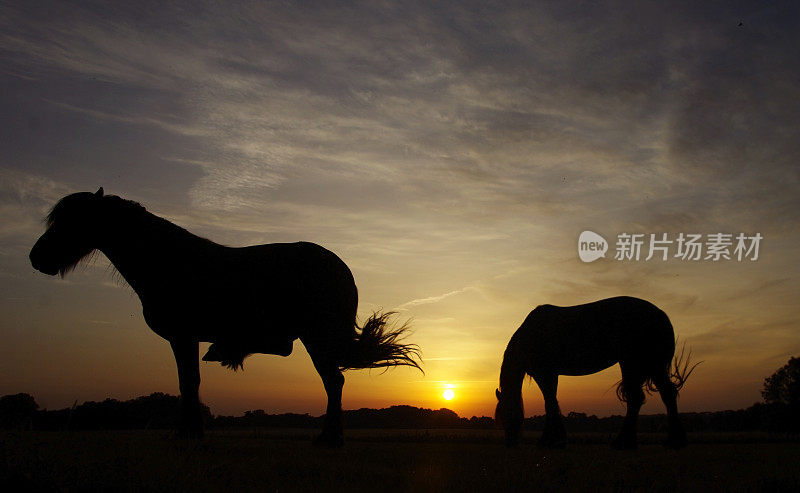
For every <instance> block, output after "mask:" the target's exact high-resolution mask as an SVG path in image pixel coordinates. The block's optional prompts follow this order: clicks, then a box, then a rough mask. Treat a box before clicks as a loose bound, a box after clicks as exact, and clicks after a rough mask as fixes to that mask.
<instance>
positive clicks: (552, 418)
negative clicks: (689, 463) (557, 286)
mask: <svg viewBox="0 0 800 493" xmlns="http://www.w3.org/2000/svg"><path fill="white" fill-rule="evenodd" d="M683 354H684V353H683V351H682V352H681V355H680V356H678V357H675V359H674V361H673V357H674V356H675V335H674V333H673V330H672V324H671V323H670V321H669V318H668V317H667V315H666V314H665V313H664V312H663V311H661V310H660V309H659V308H658V307H656V306H655V305H653V304H652V303H650V302H648V301H645V300H642V299H638V298H631V297H628V296H620V297H616V298H608V299H604V300H600V301H595V302H594V303H586V304H584V305H577V306H567V307H561V306H553V305H541V306H538V307H536V308H535V309H534V310H533V311H532V312H530V314H528V316H527V318H525V321H524V322H522V325H521V326H520V327H519V329H517V331H516V332H515V333H514V335H513V336H512V337H511V340H510V341H509V343H508V346H507V347H506V351H505V354H504V355H503V364H502V366H501V368H500V388H499V389H498V390H496V391H495V393H496V396H497V401H498V402H497V409H496V410H495V418H496V420H497V421H498V422H499V423H502V426H503V428H504V429H505V436H506V444H507V445H508V446H514V445H516V444H517V443H518V441H519V438H520V435H521V433H522V422H523V418H524V410H523V405H522V381H523V379H524V377H525V375H526V374H528V375H530V376H531V377H533V379H534V380H535V381H536V383H537V384H538V385H539V389H540V390H541V391H542V395H543V396H544V405H545V428H544V432H543V433H542V436H541V439H540V440H539V444H540V445H541V446H545V447H554V448H555V447H563V446H564V444H565V442H566V430H565V429H564V424H563V422H562V420H561V412H560V410H559V407H558V400H557V399H556V389H557V387H558V376H559V375H589V374H592V373H596V372H599V371H601V370H604V369H606V368H608V367H610V366H612V365H614V364H616V363H619V366H620V370H621V371H622V380H621V381H620V383H619V384H618V386H617V397H618V398H619V399H620V400H621V401H623V402H625V403H626V404H627V414H626V416H625V421H624V424H623V427H622V431H621V432H620V434H619V436H618V437H617V438H616V439H615V440H614V442H613V443H612V445H613V446H614V447H615V448H621V449H632V448H636V421H637V418H638V416H639V409H640V408H641V406H642V404H643V403H644V400H645V395H644V390H647V391H648V393H649V392H653V391H655V390H658V392H659V393H660V394H661V399H662V400H663V401H664V405H665V406H666V408H667V414H668V423H669V435H668V439H667V443H666V444H667V445H668V446H670V447H673V448H681V447H683V446H685V445H686V443H687V442H686V433H685V431H684V430H683V426H682V425H681V422H680V419H679V417H678V405H677V397H678V391H679V390H680V389H681V388H682V387H683V385H684V383H685V382H686V379H687V378H689V375H690V374H691V373H692V371H693V370H694V368H695V367H696V366H697V365H694V366H692V367H691V368H689V360H690V356H691V355H689V357H687V358H686V359H685V360H684V358H683Z"/></svg>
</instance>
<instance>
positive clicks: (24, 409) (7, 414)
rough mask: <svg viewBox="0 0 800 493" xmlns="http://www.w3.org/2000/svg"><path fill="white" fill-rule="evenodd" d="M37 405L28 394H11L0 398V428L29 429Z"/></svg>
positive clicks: (37, 407)
mask: <svg viewBox="0 0 800 493" xmlns="http://www.w3.org/2000/svg"><path fill="white" fill-rule="evenodd" d="M37 409H39V404H37V403H36V400H35V399H34V398H33V396H32V395H30V394H13V395H4V396H3V397H0V428H5V429H8V428H23V427H29V426H30V423H31V419H32V418H33V414H34V413H35V412H36V410H37Z"/></svg>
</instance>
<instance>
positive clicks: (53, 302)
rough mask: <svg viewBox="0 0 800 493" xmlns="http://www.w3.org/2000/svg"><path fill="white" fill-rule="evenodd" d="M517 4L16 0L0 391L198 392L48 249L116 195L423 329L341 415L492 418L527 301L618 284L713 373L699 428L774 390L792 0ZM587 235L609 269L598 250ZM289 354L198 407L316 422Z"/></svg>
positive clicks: (796, 165)
mask: <svg viewBox="0 0 800 493" xmlns="http://www.w3.org/2000/svg"><path fill="white" fill-rule="evenodd" d="M512 3H514V2H497V5H498V6H496V7H495V6H489V5H488V4H487V3H486V2H467V1H458V2H452V3H449V2H419V3H416V2H396V3H395V2H379V1H365V2H320V3H318V4H315V3H314V2H274V3H272V2H261V1H253V2H207V3H204V2H188V1H187V2H171V3H170V6H167V5H165V2H156V1H153V2H147V1H141V2H140V1H136V2H99V1H98V2H68V1H61V2H52V3H49V4H48V2H27V1H10V2H3V4H2V6H0V84H1V87H2V89H1V90H0V114H1V115H2V118H1V119H0V337H2V340H1V342H0V395H2V394H9V393H17V392H28V393H31V394H32V395H34V396H35V397H36V399H37V401H38V403H39V404H40V406H41V407H46V408H50V409H54V408H61V407H67V406H70V405H72V403H73V402H74V401H76V400H77V401H79V402H82V401H84V400H100V399H104V398H106V397H114V398H117V399H128V398H132V397H136V396H139V395H143V394H149V393H151V392H156V391H160V392H169V393H173V394H177V393H178V384H177V376H176V371H175V363H174V360H173V358H172V353H171V350H170V348H169V344H168V343H167V342H166V341H165V340H163V339H161V338H160V337H159V336H157V335H156V334H154V333H153V332H151V331H150V330H149V329H148V327H147V325H146V324H145V322H144V320H143V317H142V314H141V305H140V303H139V300H138V298H137V297H136V295H135V294H134V293H133V291H132V290H131V289H130V288H128V287H127V286H126V285H125V284H124V283H121V282H119V281H118V280H116V279H115V277H114V276H113V271H112V269H110V268H109V263H108V261H107V260H106V259H105V257H103V256H99V257H98V258H97V259H96V261H95V262H94V263H93V264H89V265H87V266H86V267H85V268H78V269H77V270H76V271H75V272H74V273H72V274H71V275H68V276H67V277H66V278H65V279H63V280H62V279H59V278H53V277H48V276H46V275H44V274H41V273H39V272H37V271H35V270H34V269H33V268H32V267H31V265H30V263H29V261H28V252H29V250H30V248H31V246H32V245H33V244H34V242H35V241H36V239H37V238H38V236H39V235H40V234H41V233H42V232H43V231H44V225H43V223H42V218H43V216H44V214H46V212H47V211H48V209H49V208H50V207H51V206H52V205H53V204H54V203H55V202H56V201H57V200H58V199H59V198H61V197H62V196H64V195H66V194H68V193H72V192H77V191H95V190H96V189H97V188H98V187H99V186H103V187H104V188H105V191H106V193H107V194H114V195H119V196H121V197H124V198H128V199H133V200H136V201H139V202H141V203H142V204H143V205H144V206H145V207H147V209H148V210H150V211H151V212H153V213H155V214H158V215H160V216H163V217H165V218H167V219H169V220H170V221H172V222H174V223H176V224H178V225H180V226H182V227H185V228H187V229H189V230H190V231H192V232H194V233H197V234H199V235H201V236H205V237H207V238H209V239H212V240H214V241H216V242H219V243H223V244H226V245H231V246H244V245H250V244H258V243H270V242H285V241H299V240H306V241H313V242H315V243H318V244H320V245H323V246H325V247H326V248H328V249H330V250H332V251H333V252H335V253H337V254H338V255H339V256H340V257H341V258H342V259H343V260H344V261H345V262H346V263H347V264H348V266H349V267H350V269H351V270H352V272H353V275H354V277H355V279H356V284H357V285H358V288H359V295H360V304H359V315H360V317H361V319H362V320H363V319H364V318H366V316H368V315H369V314H370V313H371V312H372V311H373V310H377V309H384V310H396V311H398V312H399V318H400V319H406V318H411V319H412V325H413V328H414V331H415V332H414V334H413V336H412V337H411V339H410V341H411V342H415V343H417V344H419V346H420V347H421V348H422V351H423V358H424V370H425V374H424V375H422V374H421V373H419V372H416V371H414V370H411V369H407V368H399V369H394V370H390V371H388V372H386V373H383V374H381V372H380V371H375V370H373V371H351V372H348V373H347V374H346V375H345V376H346V379H347V381H346V384H345V388H344V408H345V409H355V408H360V407H386V406H389V405H392V404H408V405H413V406H420V407H428V408H436V409H438V408H440V407H448V408H450V409H452V410H454V411H456V412H457V413H459V414H460V415H462V416H467V417H469V416H472V415H478V416H480V415H490V414H491V413H493V410H494V404H495V397H494V389H495V388H496V387H497V379H498V375H499V368H500V362H501V360H502V354H503V350H504V349H505V346H506V344H507V342H508V340H509V338H510V337H511V335H512V334H513V333H514V331H515V330H516V329H517V328H518V327H519V325H520V323H521V322H522V320H523V319H524V318H525V316H526V315H527V314H528V312H529V311H530V310H531V309H532V308H534V307H535V306H536V305H539V304H544V303H551V304H557V305H574V304H579V303H585V302H589V301H594V300H597V299H601V298H605V297H609V296H616V295H630V296H638V297H642V298H645V299H647V300H650V301H652V302H653V303H655V304H656V305H658V306H659V307H661V308H662V309H663V310H664V311H665V312H666V313H667V314H668V315H669V316H670V318H671V320H672V322H673V325H674V327H675V332H676V335H678V336H679V337H680V340H681V341H685V342H686V343H687V345H688V346H690V347H691V349H692V350H693V354H694V358H695V359H696V360H698V361H699V360H703V363H702V365H701V366H699V367H698V369H697V371H696V372H695V374H694V375H693V377H692V379H691V380H690V381H689V383H688V384H687V387H686V388H685V389H684V391H683V392H682V395H681V399H680V402H679V405H680V408H681V410H682V411H713V410H721V409H731V408H733V409H735V408H741V407H746V406H749V405H751V404H752V403H754V402H756V401H758V400H760V398H761V396H760V390H761V386H762V382H763V379H764V377H766V376H768V375H769V374H771V373H772V372H773V371H774V370H776V369H777V368H779V367H780V366H782V365H784V364H785V363H786V362H787V360H788V359H789V357H790V356H792V355H800V315H798V309H797V308H798V301H800V299H799V298H800V278H798V270H799V269H798V254H800V248H798V245H800V212H799V211H800V194H798V192H800V139H798V135H800V62H798V61H799V60H800V16H799V15H798V7H797V4H796V3H795V2H763V3H758V2H734V1H725V2H675V3H672V4H670V5H669V6H668V7H665V6H663V5H662V4H663V2H642V1H630V2H602V3H601V2H598V3H595V2H562V1H552V2H530V4H532V5H528V4H527V3H526V4H525V6H519V7H512V6H509V5H511V4H512ZM499 5H505V6H507V7H500V6H499ZM740 24H741V25H740ZM584 230H591V231H594V232H597V233H599V234H601V235H603V236H604V237H605V238H606V239H607V240H608V241H609V242H611V247H610V250H609V252H608V254H607V255H606V258H604V259H599V260H597V261H595V262H592V263H583V262H581V261H580V259H579V258H578V251H577V242H578V235H579V234H580V233H581V232H582V231H584ZM740 232H741V233H746V234H747V235H754V234H756V233H760V234H761V235H762V236H763V239H762V241H761V243H760V251H759V258H758V259H757V260H756V261H751V260H749V259H744V260H743V261H738V260H736V259H735V257H734V258H733V259H732V260H721V261H719V262H712V261H711V260H699V261H688V260H681V259H679V258H675V257H672V254H674V253H675V251H674V250H672V251H671V254H670V257H671V258H670V259H669V260H667V261H662V260H660V257H658V256H657V257H656V258H654V259H651V260H649V261H645V260H644V255H643V256H642V258H641V259H640V260H639V261H635V260H626V261H620V260H615V259H614V253H615V252H614V248H615V245H614V244H615V242H616V238H617V235H618V234H620V233H643V234H646V235H648V237H649V234H651V233H652V234H657V235H659V236H660V235H661V234H663V233H667V234H668V235H669V238H673V239H674V238H675V237H677V235H678V234H679V233H687V234H688V233H698V234H702V235H704V236H705V235H709V234H714V233H732V234H734V235H735V234H738V233H740ZM673 248H674V245H673ZM643 329H644V328H643ZM205 346H207V345H203V347H201V354H202V352H203V349H204V347H205ZM294 348H295V351H294V353H293V354H292V355H291V356H290V357H288V358H281V357H278V356H265V355H259V356H253V357H251V358H249V359H248V360H246V361H245V371H244V372H238V373H233V372H231V371H229V370H226V369H224V368H222V367H220V366H219V365H218V364H216V363H203V364H201V375H202V385H201V389H200V392H201V398H202V399H203V400H204V402H205V403H206V404H208V405H209V406H210V407H211V410H212V412H214V413H216V414H240V413H242V412H243V411H245V410H249V409H265V410H266V411H267V412H270V413H276V412H300V413H304V412H308V413H311V414H314V415H319V414H322V413H323V412H324V409H325V402H326V401H325V393H324V390H323V387H322V383H321V381H320V379H319V377H318V376H317V374H316V372H315V371H314V368H313V366H312V364H311V361H310V359H309V357H308V355H307V353H306V352H305V350H304V349H303V346H302V344H301V343H300V342H299V341H296V342H295V346H294ZM618 378H619V370H618V367H616V366H615V367H612V368H611V369H609V370H606V371H604V372H602V373H600V374H597V375H594V376H589V377H562V378H561V379H560V384H559V396H560V401H561V407H562V411H563V412H564V413H567V412H569V411H578V412H586V413H589V414H598V415H608V414H614V413H615V414H620V413H623V412H624V407H623V406H622V405H621V404H620V403H619V402H618V401H617V400H616V398H615V396H614V391H613V390H612V389H611V387H612V386H613V384H614V383H615V382H616V381H617V380H618ZM448 386H449V387H448ZM446 388H450V389H451V390H452V391H453V394H454V398H453V399H452V400H450V401H445V400H444V399H443V397H442V393H443V391H444V390H445V389H446ZM524 389H525V390H524V392H525V394H524V395H525V404H526V413H527V414H528V415H533V414H543V412H544V409H543V402H542V398H541V394H540V393H539V390H538V388H536V386H535V385H534V384H531V385H527V384H526V386H525V387H524ZM643 412H644V413H658V412H663V406H662V405H661V403H660V400H659V399H658V398H655V397H654V398H651V399H650V400H649V401H648V403H647V404H646V405H645V408H644V410H643Z"/></svg>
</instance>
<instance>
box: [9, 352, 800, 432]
mask: <svg viewBox="0 0 800 493" xmlns="http://www.w3.org/2000/svg"><path fill="white" fill-rule="evenodd" d="M762 397H763V399H764V401H763V402H760V403H756V404H753V405H752V406H750V407H748V408H747V409H739V410H730V411H716V412H700V413H682V414H681V418H682V420H683V422H684V426H685V427H686V429H687V431H690V432H732V431H766V432H788V433H791V434H795V435H796V434H797V433H798V431H800V358H791V359H790V360H789V363H787V364H786V365H785V366H784V367H782V368H781V369H779V370H778V371H776V372H775V373H774V374H773V375H771V376H770V377H768V378H767V379H765V381H764V390H763V391H762ZM202 414H203V420H204V421H205V424H206V426H207V428H209V429H214V428H218V429H224V428H259V427H265V428H318V427H319V426H320V425H321V424H322V421H323V420H324V416H311V415H309V414H307V413H306V414H294V413H284V414H269V413H267V412H266V411H264V410H254V411H247V412H245V413H244V414H243V415H242V416H214V415H213V414H212V413H211V410H210V409H209V408H208V406H205V405H203V406H202ZM623 419H624V417H623V416H608V417H597V416H594V415H587V414H585V413H577V412H570V413H568V414H567V415H566V416H564V420H565V425H566V426H567V428H568V429H569V430H570V431H573V432H609V433H611V432H614V431H615V430H617V429H619V427H620V426H621V425H622V420H623ZM344 420H345V423H346V425H347V427H348V428H393V429H492V428H494V427H495V422H494V419H493V418H490V417H486V416H482V417H477V416H473V417H471V418H463V417H460V416H458V414H456V413H455V412H453V411H451V410H449V409H444V408H443V409H438V410H432V409H421V408H417V407H413V406H391V407H388V408H384V409H357V410H350V411H345V412H344ZM544 420H545V417H544V416H533V417H529V418H526V419H525V422H524V427H525V429H527V430H542V429H544ZM179 423H180V398H179V397H177V396H174V395H169V394H164V393H160V392H157V393H153V394H150V395H148V396H142V397H138V398H136V399H131V400H127V401H119V400H116V399H106V400H104V401H101V402H95V401H88V402H84V403H83V404H80V405H78V404H77V402H76V403H75V404H74V405H73V406H72V407H69V408H65V409H58V410H47V409H39V405H38V404H37V403H36V400H35V399H34V397H33V396H31V395H30V394H13V395H5V396H3V397H0V428H3V429H35V430H117V429H174V428H176V427H177V426H178V424H179ZM666 426H667V419H666V415H663V414H656V415H644V416H641V417H640V422H639V430H640V431H642V432H661V431H663V430H665V429H666Z"/></svg>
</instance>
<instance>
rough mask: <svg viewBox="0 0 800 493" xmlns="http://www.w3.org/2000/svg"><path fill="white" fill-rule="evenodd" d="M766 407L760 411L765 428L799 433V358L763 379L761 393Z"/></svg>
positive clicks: (791, 359) (790, 360) (792, 358)
mask: <svg viewBox="0 0 800 493" xmlns="http://www.w3.org/2000/svg"><path fill="white" fill-rule="evenodd" d="M761 396H762V397H763V398H764V402H765V403H766V406H764V409H763V411H762V414H763V416H762V417H763V422H764V425H765V428H767V429H769V430H771V431H788V432H790V433H794V434H797V433H798V432H800V358H795V357H791V358H789V362H788V363H786V364H785V365H784V366H783V367H781V368H779V369H778V370H777V371H775V373H773V374H772V375H770V376H768V377H767V378H765V379H764V390H762V391H761Z"/></svg>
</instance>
